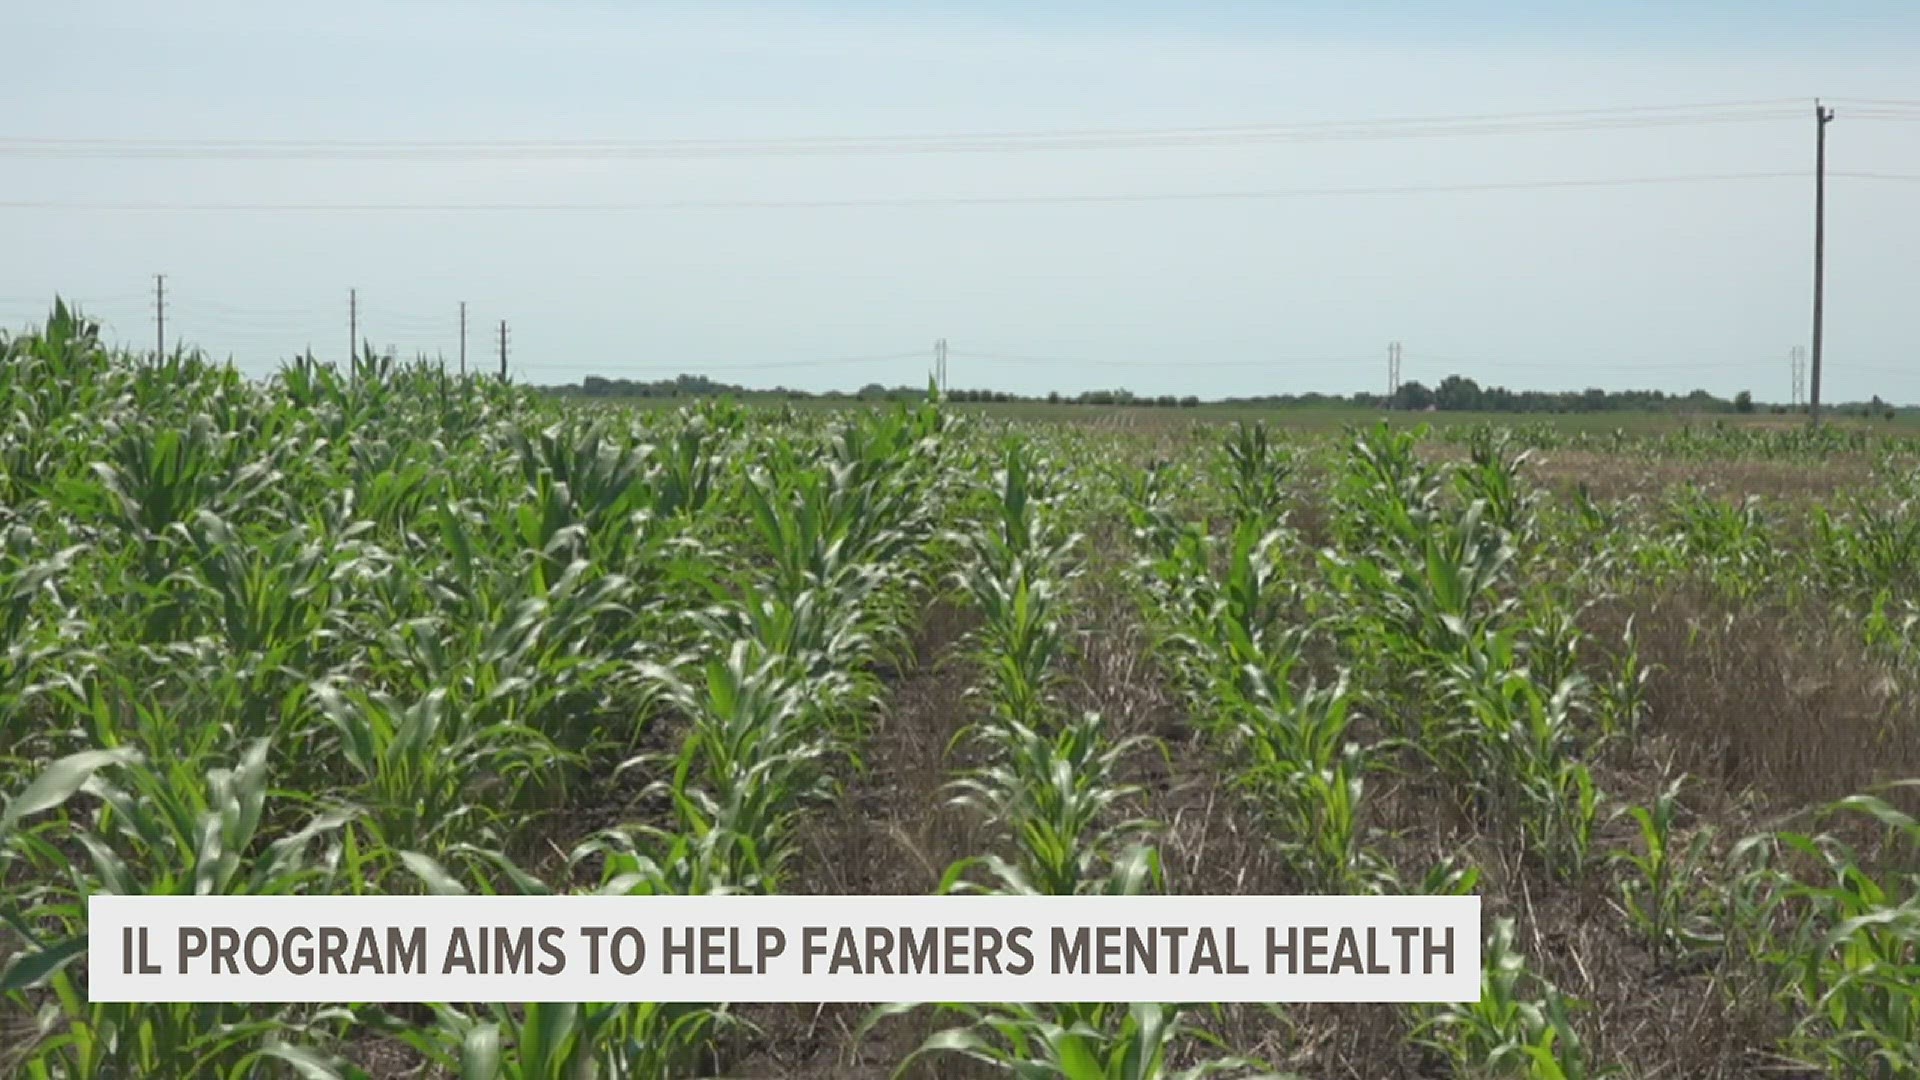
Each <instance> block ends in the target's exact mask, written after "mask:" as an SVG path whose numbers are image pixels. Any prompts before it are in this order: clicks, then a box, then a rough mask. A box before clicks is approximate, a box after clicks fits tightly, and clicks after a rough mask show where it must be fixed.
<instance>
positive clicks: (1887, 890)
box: [1768, 781, 1920, 1080]
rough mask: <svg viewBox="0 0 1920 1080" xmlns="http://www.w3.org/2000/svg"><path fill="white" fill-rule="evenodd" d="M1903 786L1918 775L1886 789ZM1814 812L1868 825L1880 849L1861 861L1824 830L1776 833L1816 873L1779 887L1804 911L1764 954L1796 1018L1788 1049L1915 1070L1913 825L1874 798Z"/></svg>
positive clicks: (1853, 1070) (1840, 1068) (1877, 1067)
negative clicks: (1877, 832) (1878, 832)
mask: <svg viewBox="0 0 1920 1080" xmlns="http://www.w3.org/2000/svg"><path fill="white" fill-rule="evenodd" d="M1912 786H1920V781H1907V782H1905V783H1903V784H1900V785H1895V788H1904V787H1912ZM1821 816H1822V817H1834V816H1845V817H1848V818H1854V819H1866V820H1867V821H1870V822H1872V823H1876V824H1877V825H1878V826H1879V827H1880V828H1881V829H1882V831H1883V835H1882V838H1881V846H1882V848H1883V849H1884V854H1882V855H1881V857H1880V858H1878V859H1873V860H1870V859H1869V858H1868V856H1867V855H1866V854H1864V853H1862V852H1860V851H1858V850H1856V849H1855V848H1854V847H1853V846H1851V845H1849V844H1848V843H1846V842H1845V841H1843V840H1841V839H1839V838H1838V837H1835V836H1833V835H1831V834H1826V833H1822V834H1818V835H1808V834H1805V833H1797V832H1788V833H1782V834H1780V835H1779V837H1778V840H1779V842H1780V843H1781V844H1783V845H1784V846H1785V847H1786V848H1788V849H1789V850H1791V851H1794V852H1797V853H1798V854H1800V855H1801V856H1802V857H1803V858H1804V860H1805V861H1806V863H1807V864H1809V865H1810V866H1811V867H1812V868H1813V870H1814V872H1817V873H1818V874H1819V877H1817V878H1814V879H1813V880H1804V879H1798V877H1797V875H1796V880H1795V881H1794V882H1793V883H1792V884H1790V885H1788V886H1787V887H1786V888H1785V890H1784V893H1785V898H1786V899H1787V900H1788V901H1789V902H1790V903H1796V904H1798V905H1800V907H1801V909H1802V911H1803V914H1802V916H1801V917H1800V918H1799V920H1798V922H1797V925H1795V926H1794V928H1793V929H1792V931H1791V933H1790V935H1788V937H1787V941H1786V943H1785V945H1784V947H1783V948H1777V949H1776V950H1775V951H1773V952H1772V953H1771V954H1769V956H1768V960H1769V962H1770V963H1771V964H1772V965H1773V966H1774V967H1775V968H1776V969H1777V970H1778V971H1779V973H1780V974H1781V976H1782V977H1783V979H1784V980H1785V983H1786V986H1785V989H1784V990H1783V996H1784V997H1785V998H1786V1000H1787V1001H1788V1002H1789V1003H1790V1004H1791V1005H1793V1006H1794V1007H1795V1008H1796V1011H1797V1012H1798V1013H1799V1015H1800V1020H1799V1022H1798V1023H1797V1024H1796V1026H1795V1029H1794V1035H1793V1043H1794V1046H1795V1048H1796V1049H1797V1050H1798V1052H1799V1054H1800V1055H1801V1056H1802V1057H1804V1058H1805V1059H1807V1060H1810V1061H1815V1062H1818V1063H1820V1064H1821V1065H1823V1066H1825V1067H1826V1068H1827V1069H1828V1070H1829V1071H1830V1072H1831V1073H1832V1074H1834V1075H1841V1076H1860V1077H1872V1078H1876V1080H1878V1078H1882V1077H1896V1076H1905V1075H1910V1074H1911V1073H1912V1072H1913V1071H1914V1070H1915V1069H1916V1068H1920V872H1915V871H1914V870H1912V869H1911V867H1912V866H1913V865H1914V864H1913V861H1912V860H1913V858H1914V856H1915V853H1916V852H1920V822H1916V821H1915V819H1914V818H1913V817H1912V816H1911V815H1909V814H1907V813H1905V812H1903V811H1901V810H1899V809H1897V808H1895V807H1894V806H1893V805H1891V804H1890V803H1889V802H1888V801H1887V800H1886V799H1885V798H1882V797H1881V796H1879V795H1855V796H1851V797H1849V798H1846V799H1842V800H1840V801H1839V802H1837V803H1834V804H1832V805H1831V806H1829V807H1826V808H1824V810H1823V812H1822V815H1821ZM1876 862H1878V863H1880V864H1882V865H1884V867H1885V868H1884V869H1882V868H1880V867H1878V866H1876V865H1875V863H1876ZM1902 867H1905V869H1902Z"/></svg>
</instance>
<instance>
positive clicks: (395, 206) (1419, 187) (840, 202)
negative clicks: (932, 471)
mask: <svg viewBox="0 0 1920 1080" xmlns="http://www.w3.org/2000/svg"><path fill="white" fill-rule="evenodd" d="M1827 176H1828V177H1829V178H1830V179H1831V178H1833V177H1850V178H1855V179H1873V180H1909V179H1920V177H1908V176H1902V175H1897V174H1887V173H1861V174H1853V173H1839V172H1829V173H1828V174H1827ZM1807 178H1808V174H1807V173H1806V172H1804V171H1776V172H1744V173H1702V174H1696V175H1690V176H1632V177H1609V178H1601V179H1563V180H1515V181H1494V182H1488V183H1470V184H1407V185H1398V186H1391V187H1331V188H1280V189H1271V190H1266V191H1201V192H1132V193H1124V194H1068V195H958V196H907V197H901V198H874V199H787V200H748V199H742V200H681V201H663V202H652V203H533V202H523V203H505V202H501V203H214V202H207V203H161V202H58V201H53V200H6V201H0V210H41V211H53V210H69V211H83V212H94V211H101V212H134V213H144V212H161V213H329V212H333V213H627V212H645V211H678V210H840V209H868V208H876V209H877V208H911V207H940V206H947V207H959V206H1010V205H1055V204H1074V203H1083V204H1099V203H1142V202H1222V201H1242V202H1254V201H1262V200H1269V199H1290V198H1318V197H1339V196H1366V195H1431V194H1460V193H1469V192H1488V191H1536V190H1553V189H1572V188H1606V187H1634V186H1647V185H1659V184H1699V183H1732V182H1740V181H1753V180H1804V179H1807Z"/></svg>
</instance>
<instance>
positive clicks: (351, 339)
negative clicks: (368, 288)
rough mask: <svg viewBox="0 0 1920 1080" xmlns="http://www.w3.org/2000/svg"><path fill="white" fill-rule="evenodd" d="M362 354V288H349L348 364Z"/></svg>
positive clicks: (351, 363) (350, 364) (351, 364)
mask: <svg viewBox="0 0 1920 1080" xmlns="http://www.w3.org/2000/svg"><path fill="white" fill-rule="evenodd" d="M359 356H360V290H358V289H348V290H347V366H349V367H351V366H353V362H354V361H355V360H356V359H358V358H359Z"/></svg>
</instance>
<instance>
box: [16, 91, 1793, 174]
mask: <svg viewBox="0 0 1920 1080" xmlns="http://www.w3.org/2000/svg"><path fill="white" fill-rule="evenodd" d="M1792 103H1793V99H1765V100H1749V101H1735V102H1724V103H1701V104H1689V105H1643V106H1617V107H1610V108H1587V109H1565V110H1557V111H1535V112H1517V113H1483V114H1477V115H1463V116H1421V117H1404V118H1382V119H1369V120H1320V121H1306V122H1293V123H1262V124H1241V125H1214V126H1204V127H1181V128H1147V129H1139V128H1135V129H1097V128H1092V129H1089V128H1081V129H1065V130H1052V131H1027V132H1006V131H1000V132H975V133H958V134H934V135H866V136H859V135H855V136H801V137H775V138H723V139H664V140H634V139H523V140H486V141H483V140H377V139H270V138H202V139H187V138H128V137H117V138H109V137H72V136H8V137H0V155H10V156H16V157H51V158H58V157H80V158H89V157H90V158H109V157H111V158H189V159H209V158H218V159H269V160H278V159H293V158H298V159H325V158H335V159H357V160H475V159H479V160H488V159H526V158H547V159H555V160H559V159H570V158H667V157H674V158H688V157H727V156H793V155H806V156H815V155H844V154H918V153H1004V152H1026V151H1064V150H1129V149H1177V148H1188V147H1219V146H1235V145H1259V144H1264V143H1288V142H1317V141H1338V140H1346V139H1398V138H1433V137H1445V136H1462V135H1468V136H1471V135H1511V134H1543V133H1556V132H1567V131H1597V130H1612V129H1625V128H1643V127H1668V126H1675V125H1696V124H1719V123H1747V122H1754V121H1766V120H1780V119H1786V118H1788V117H1789V116H1791V115H1793V114H1792V113H1791V112H1789V111H1788V108H1787V106H1788V105H1790V104H1792Z"/></svg>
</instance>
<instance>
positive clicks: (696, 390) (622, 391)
mask: <svg viewBox="0 0 1920 1080" xmlns="http://www.w3.org/2000/svg"><path fill="white" fill-rule="evenodd" d="M551 389H554V390H557V391H559V392H562V393H574V394H583V395H585V396H587V397H615V398H621V397H640V398H662V397H666V398H678V397H717V396H723V395H730V396H735V397H776V398H784V399H787V400H794V401H799V400H815V399H817V400H822V401H850V400H851V401H918V400H920V399H922V398H924V397H926V393H927V390H926V387H924V386H892V387H889V386H885V385H882V384H880V383H868V384H867V385H865V386H863V387H861V388H860V389H859V390H856V391H852V392H846V391H839V390H826V391H812V390H794V389H789V388H787V387H783V386H782V387H775V388H773V389H771V390H754V389H749V388H747V387H744V386H738V385H735V384H732V383H723V382H716V381H714V380H713V379H709V378H707V377H706V376H705V375H679V376H676V377H675V378H672V379H656V380H653V381H650V382H648V381H635V380H631V379H606V378H602V377H600V376H598V375H589V376H587V377H586V378H585V379H583V380H581V382H580V384H579V385H578V386H561V387H552V388H551ZM947 398H948V400H950V401H955V402H968V403H988V402H992V403H1006V402H1029V403H1038V402H1046V403H1048V404H1052V405H1109V406H1111V405H1130V406H1135V407H1156V408H1166V409H1172V408H1184V409H1191V408H1195V407H1197V406H1199V405H1202V404H1206V402H1203V401H1202V400H1201V399H1200V398H1199V397H1197V396H1195V395H1193V394H1187V395H1185V396H1182V397H1176V396H1174V395H1172V394H1161V395H1158V396H1152V395H1145V394H1135V393H1134V392H1133V391H1131V390H1127V389H1124V388H1121V389H1114V390H1084V391H1081V392H1080V393H1077V394H1062V393H1060V392H1058V391H1054V392H1051V393H1048V394H1046V395H1044V396H1041V395H1031V394H1015V393H1011V392H1009V391H1006V390H975V389H955V390H949V391H947ZM1218 403H1219V404H1227V405H1257V406H1270V407H1278V408H1299V407H1305V408H1314V407H1321V408H1334V407H1354V408H1366V409H1392V410H1398V411H1402V412H1428V411H1433V412H1494V413H1597V412H1686V413H1752V412H1757V411H1761V410H1762V409H1765V410H1766V411H1769V412H1773V413H1785V412H1788V411H1790V410H1789V407H1788V406H1785V405H1768V406H1761V405H1758V404H1756V403H1755V402H1754V400H1753V394H1752V393H1751V392H1749V391H1746V390H1742V391H1740V392H1739V393H1738V394H1736V395H1734V396H1733V397H1731V398H1723V397H1717V396H1715V395H1713V394H1710V393H1708V392H1707V391H1705V390H1694V391H1692V392H1690V393H1686V394H1669V393H1667V392H1666V391H1664V390H1601V389H1599V388H1597V387H1595V388H1589V389H1586V390H1565V391H1551V390H1509V389H1507V388H1506V387H1504V386H1481V385H1480V384H1479V383H1477V382H1475V381H1474V380H1472V379H1469V378H1467V377H1466V376H1464V375H1449V376H1447V377H1446V378H1444V379H1442V380H1440V382H1439V384H1438V385H1437V386H1433V387H1428V386H1427V385H1425V384H1424V383H1421V382H1419V381H1417V380H1414V381H1409V382H1404V383H1401V384H1400V387H1399V389H1397V390H1395V391H1394V393H1393V394H1392V395H1391V396H1389V395H1384V394H1375V393H1367V392H1364V391H1363V392H1360V393H1355V394H1345V395H1343V394H1321V393H1305V394H1260V395H1254V396H1251V397H1229V398H1222V399H1220V400H1219V402H1218ZM1828 408H1829V409H1831V410H1832V411H1833V412H1835V413H1837V414H1844V415H1859V416H1879V415H1883V414H1884V415H1886V416H1888V417H1891V416H1892V415H1893V414H1894V411H1895V410H1894V408H1893V406H1891V405H1888V404H1887V403H1885V402H1883V401H1881V400H1880V398H1879V396H1878V395H1875V396H1874V398H1873V400H1872V401H1871V402H1846V403H1839V402H1836V403H1834V404H1832V405H1830V406H1828ZM1792 411H1805V406H1795V407H1793V408H1792Z"/></svg>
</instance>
